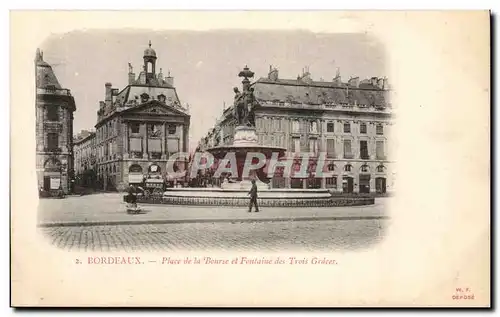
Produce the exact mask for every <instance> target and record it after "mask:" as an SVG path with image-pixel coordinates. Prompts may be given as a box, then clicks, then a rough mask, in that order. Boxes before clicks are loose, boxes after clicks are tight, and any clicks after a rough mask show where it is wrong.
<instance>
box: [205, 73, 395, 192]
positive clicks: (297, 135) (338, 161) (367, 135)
mask: <svg viewBox="0 0 500 317" xmlns="http://www.w3.org/2000/svg"><path fill="white" fill-rule="evenodd" d="M251 86H252V87H253V88H254V95H255V98H256V100H257V101H258V103H259V107H257V108H256V110H255V125H256V130H257V131H256V132H257V135H258V138H259V143H260V144H262V145H268V146H279V147H284V148H286V149H287V158H288V159H291V160H292V159H293V157H294V156H295V157H296V153H299V152H312V153H316V154H317V153H320V152H324V153H326V163H325V169H324V171H325V174H324V175H325V176H327V177H325V178H319V177H318V178H316V177H315V173H314V170H315V166H314V160H311V162H312V163H311V164H312V165H313V166H311V167H312V168H311V169H310V170H311V172H310V173H309V175H308V177H307V178H294V177H293V176H292V177H282V176H280V173H279V172H278V173H276V174H275V177H274V178H273V179H272V180H271V186H272V187H273V188H330V189H331V190H332V191H334V192H346V193H370V192H372V193H373V192H379V193H385V192H389V191H391V190H393V189H394V186H395V185H394V180H395V174H394V172H393V165H394V162H393V161H392V159H391V151H392V144H393V143H392V142H390V138H389V137H390V132H391V126H392V125H393V120H392V119H393V112H394V111H393V106H392V104H391V103H390V100H389V96H388V94H389V91H390V89H389V83H388V80H387V79H386V78H376V77H373V78H369V79H365V80H361V81H360V80H359V78H357V77H356V78H351V79H349V80H348V81H347V82H343V81H342V79H341V76H340V73H339V72H338V71H337V75H336V76H335V77H334V78H333V80H331V81H324V80H320V81H315V80H313V79H312V77H311V74H310V73H309V71H308V70H307V69H304V70H303V73H302V75H299V76H298V77H297V78H296V79H282V78H279V73H278V69H277V68H274V67H272V66H271V67H270V69H269V73H268V76H267V77H263V78H259V79H258V80H256V81H255V82H254V83H252V84H251ZM235 126H236V122H235V119H234V117H233V111H232V107H230V108H228V109H224V110H223V114H222V116H221V117H220V118H219V119H218V120H217V123H216V124H215V126H214V127H213V128H212V129H210V131H209V132H208V133H207V135H206V136H205V137H204V138H202V139H201V140H200V142H199V144H198V150H199V151H203V150H205V149H206V148H210V147H213V146H220V145H227V144H231V143H232V142H233V136H234V128H235ZM294 162H296V160H294ZM298 167H299V166H298V165H297V164H294V165H293V168H294V169H296V168H298Z"/></svg>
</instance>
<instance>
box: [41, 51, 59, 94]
mask: <svg viewBox="0 0 500 317" xmlns="http://www.w3.org/2000/svg"><path fill="white" fill-rule="evenodd" d="M35 64H36V87H37V88H47V87H54V88H56V89H62V87H61V85H60V84H59V81H58V80H57V77H56V75H55V74H54V71H53V70H52V67H51V66H50V65H49V64H48V63H47V62H45V61H44V60H43V53H42V52H41V51H40V50H39V49H37V51H36V57H35Z"/></svg>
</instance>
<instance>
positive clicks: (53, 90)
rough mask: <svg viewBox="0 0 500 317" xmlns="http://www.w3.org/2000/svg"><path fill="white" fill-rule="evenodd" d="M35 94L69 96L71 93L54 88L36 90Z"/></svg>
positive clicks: (67, 90)
mask: <svg viewBox="0 0 500 317" xmlns="http://www.w3.org/2000/svg"><path fill="white" fill-rule="evenodd" d="M36 93H37V94H52V95H60V96H71V91H70V90H69V89H56V88H37V89H36Z"/></svg>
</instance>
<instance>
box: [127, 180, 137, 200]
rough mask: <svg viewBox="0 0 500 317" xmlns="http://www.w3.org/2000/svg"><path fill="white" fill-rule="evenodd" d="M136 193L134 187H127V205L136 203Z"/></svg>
mask: <svg viewBox="0 0 500 317" xmlns="http://www.w3.org/2000/svg"><path fill="white" fill-rule="evenodd" d="M136 192H137V191H136V189H135V186H134V185H130V186H129V187H128V195H127V203H129V204H136V203H137V197H136V196H135V194H136Z"/></svg>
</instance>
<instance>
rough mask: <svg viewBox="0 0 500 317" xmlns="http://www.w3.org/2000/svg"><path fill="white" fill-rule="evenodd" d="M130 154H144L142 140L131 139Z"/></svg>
mask: <svg viewBox="0 0 500 317" xmlns="http://www.w3.org/2000/svg"><path fill="white" fill-rule="evenodd" d="M130 152H142V139H140V138H130Z"/></svg>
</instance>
